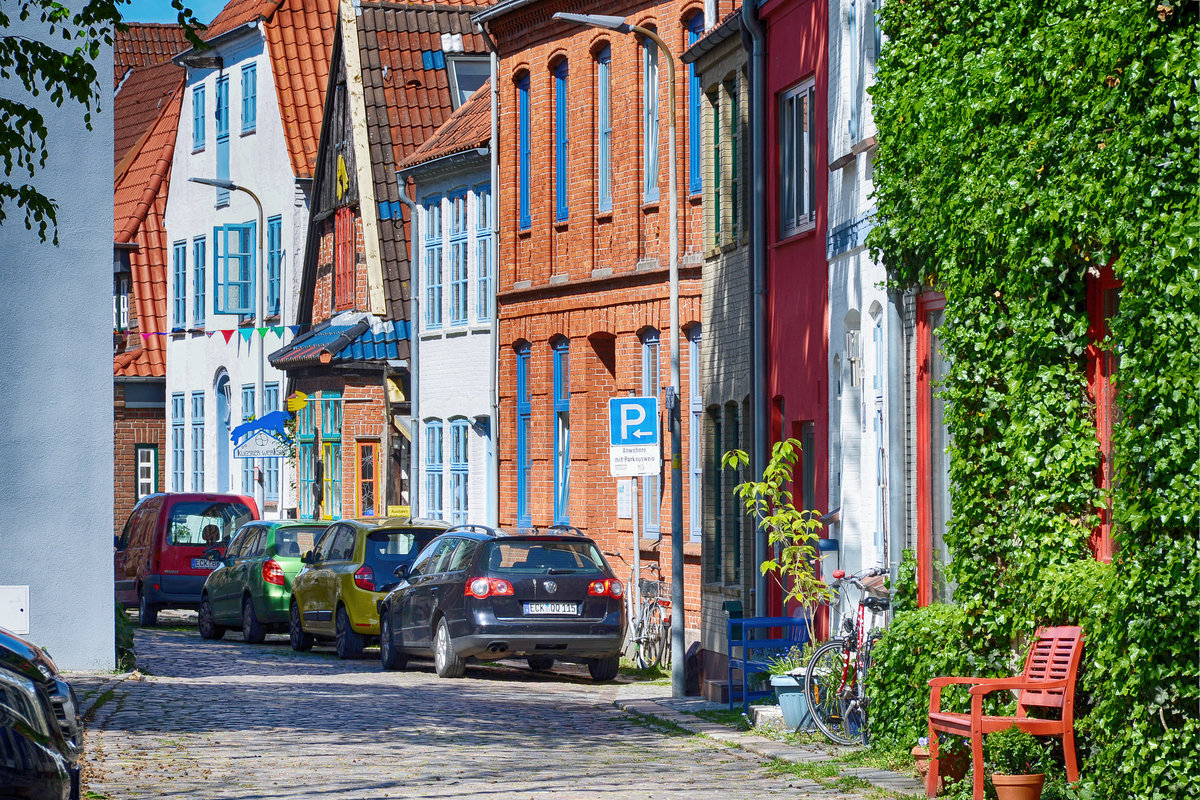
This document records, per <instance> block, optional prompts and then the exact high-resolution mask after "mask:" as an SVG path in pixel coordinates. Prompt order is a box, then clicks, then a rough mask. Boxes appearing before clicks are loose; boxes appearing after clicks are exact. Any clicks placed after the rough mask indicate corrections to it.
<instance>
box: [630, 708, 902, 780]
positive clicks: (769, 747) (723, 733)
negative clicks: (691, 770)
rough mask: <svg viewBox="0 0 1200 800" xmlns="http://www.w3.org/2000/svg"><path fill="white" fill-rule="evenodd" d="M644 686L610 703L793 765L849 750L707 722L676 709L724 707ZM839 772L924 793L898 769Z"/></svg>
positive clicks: (831, 758) (850, 769) (822, 759)
mask: <svg viewBox="0 0 1200 800" xmlns="http://www.w3.org/2000/svg"><path fill="white" fill-rule="evenodd" d="M647 688H650V687H644V686H638V685H636V684H630V685H626V686H622V687H620V689H618V691H617V692H616V693H615V695H616V696H615V698H614V700H613V704H614V705H615V706H617V708H620V709H621V710H622V711H626V712H629V713H633V714H640V715H642V716H647V717H653V718H656V719H659V720H662V721H664V722H668V723H670V724H672V725H677V726H678V727H680V728H682V729H683V730H686V731H688V732H689V733H697V734H703V735H704V736H706V737H708V738H709V739H712V740H714V741H716V742H719V743H721V744H724V745H726V746H728V747H733V748H737V749H740V750H744V751H746V752H748V753H752V754H754V755H756V756H759V757H761V758H767V759H779V760H780V761H786V762H789V763H793V764H803V763H809V764H811V763H817V762H824V761H832V760H833V759H834V756H835V755H836V754H837V753H839V752H849V749H848V748H846V749H843V748H836V747H833V746H830V747H829V748H828V749H822V748H820V747H817V746H804V745H795V744H788V743H786V742H780V741H776V740H773V739H768V738H766V737H764V736H761V735H756V734H754V733H750V732H742V731H736V730H733V729H732V728H730V727H728V726H727V725H722V724H720V723H717V722H709V721H708V720H705V719H703V718H701V717H697V716H695V714H693V713H688V712H687V711H685V710H680V709H690V710H692V711H696V710H701V709H716V708H725V706H723V705H720V704H717V703H708V702H705V701H703V700H695V699H687V700H675V699H673V698H671V697H669V696H666V695H662V694H650V693H647V691H646V689H647ZM654 688H661V687H654ZM841 774H842V775H848V776H853V777H856V778H859V779H860V780H864V781H866V782H867V783H869V784H871V785H872V786H874V787H875V788H877V789H882V790H884V791H888V792H897V793H900V794H902V795H924V793H925V787H924V786H923V785H922V784H921V783H919V782H918V781H917V780H916V779H915V778H913V777H911V776H908V775H902V774H900V773H898V772H891V771H888V770H881V769H873V768H870V767H853V768H846V769H844V770H842V773H841Z"/></svg>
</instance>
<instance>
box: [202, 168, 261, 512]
mask: <svg viewBox="0 0 1200 800" xmlns="http://www.w3.org/2000/svg"><path fill="white" fill-rule="evenodd" d="M188 180H189V181H191V182H192V183H201V184H204V185H205V186H215V187H216V188H218V189H225V190H226V191H230V192H245V193H246V194H248V195H250V199H251V200H253V201H254V205H255V206H257V207H258V254H257V256H256V262H255V272H254V284H255V287H256V291H255V293H254V294H255V298H254V330H255V332H256V333H257V332H258V329H259V328H261V327H262V324H263V316H264V314H263V311H264V308H263V306H264V305H265V303H264V300H263V294H264V291H263V207H262V201H260V200H259V199H258V195H256V194H255V193H254V192H252V191H250V190H249V189H247V188H246V187H245V186H238V185H237V184H236V183H234V182H233V181H229V180H222V179H221V178H188ZM214 246H215V244H214ZM215 266H216V265H215V264H214V268H215ZM264 357H265V355H264V353H263V336H262V334H259V337H258V359H257V361H258V381H257V383H256V384H255V389H254V405H255V406H256V408H255V409H254V416H255V418H256V419H257V418H261V417H262V415H263V391H264V390H263V377H264V376H263V373H264V367H263V359H264ZM265 493H266V487H265V486H264V485H263V481H262V480H260V479H259V476H258V475H255V480H254V502H255V504H257V505H258V513H259V515H261V514H262V513H263V503H264V501H265V497H264V495H265Z"/></svg>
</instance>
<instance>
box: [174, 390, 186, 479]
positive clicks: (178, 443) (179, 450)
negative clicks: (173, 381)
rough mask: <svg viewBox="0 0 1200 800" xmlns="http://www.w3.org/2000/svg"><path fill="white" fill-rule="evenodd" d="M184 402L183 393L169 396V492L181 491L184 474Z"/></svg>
mask: <svg viewBox="0 0 1200 800" xmlns="http://www.w3.org/2000/svg"><path fill="white" fill-rule="evenodd" d="M185 405H186V402H185V400H184V396H183V392H175V393H174V394H172V395H171V491H172V492H182V491H183V472H184V464H183V459H184V435H183V427H184V422H185V420H184V413H185V411H186V409H185Z"/></svg>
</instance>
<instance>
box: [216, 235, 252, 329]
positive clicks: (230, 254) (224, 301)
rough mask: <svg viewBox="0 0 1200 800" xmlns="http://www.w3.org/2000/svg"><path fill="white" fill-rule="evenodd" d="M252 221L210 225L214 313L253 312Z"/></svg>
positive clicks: (244, 313) (243, 314)
mask: <svg viewBox="0 0 1200 800" xmlns="http://www.w3.org/2000/svg"><path fill="white" fill-rule="evenodd" d="M256 224H257V223H255V222H253V221H252V222H242V223H232V224H229V225H219V226H217V227H215V228H213V313H214V314H239V315H242V316H253V315H254V296H255V295H254V256H255V248H254V241H255V240H254V233H255V231H254V228H255V225H256Z"/></svg>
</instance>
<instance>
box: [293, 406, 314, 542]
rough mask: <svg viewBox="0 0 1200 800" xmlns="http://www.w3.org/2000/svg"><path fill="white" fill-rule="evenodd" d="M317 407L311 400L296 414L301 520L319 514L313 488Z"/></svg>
mask: <svg viewBox="0 0 1200 800" xmlns="http://www.w3.org/2000/svg"><path fill="white" fill-rule="evenodd" d="M316 407H317V404H316V403H315V402H314V401H312V400H309V402H308V405H306V406H304V408H302V409H300V410H299V411H297V412H296V439H297V441H298V443H299V453H298V455H297V457H296V472H297V474H298V478H299V493H300V496H299V497H298V498H297V501H298V503H299V506H300V518H301V519H315V518H316V513H317V511H316V508H317V507H316V503H315V498H314V497H313V487H314V486H315V485H316V470H315V469H314V468H315V466H316V461H317V452H316V450H317V431H316Z"/></svg>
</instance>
